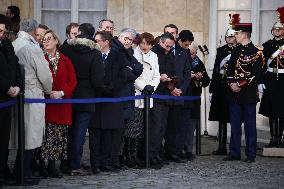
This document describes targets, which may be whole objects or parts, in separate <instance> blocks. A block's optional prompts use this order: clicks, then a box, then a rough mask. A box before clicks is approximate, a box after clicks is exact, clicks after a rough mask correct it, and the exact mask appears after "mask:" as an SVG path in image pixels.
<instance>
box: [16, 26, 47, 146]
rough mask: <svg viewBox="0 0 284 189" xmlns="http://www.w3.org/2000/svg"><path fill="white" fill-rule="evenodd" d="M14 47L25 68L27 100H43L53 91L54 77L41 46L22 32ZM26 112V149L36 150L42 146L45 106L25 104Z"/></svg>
mask: <svg viewBox="0 0 284 189" xmlns="http://www.w3.org/2000/svg"><path fill="white" fill-rule="evenodd" d="M13 46H14V49H15V53H16V55H17V57H18V58H19V63H20V64H22V65H24V67H25V98H40V99H43V98H44V93H46V94H49V93H50V91H51V89H52V75H51V72H50V69H49V65H48V62H47V61H46V60H45V57H44V54H43V52H42V50H41V48H40V47H39V44H38V43H37V42H36V41H35V40H34V38H33V37H32V36H31V35H29V34H28V33H26V32H23V31H20V32H19V33H18V38H17V39H16V40H15V41H14V42H13ZM24 111H25V148H26V150H30V149H35V148H38V147H40V146H41V145H42V139H43V134H44V129H45V104H25V106H24ZM11 142H12V141H11ZM11 144H12V143H11Z"/></svg>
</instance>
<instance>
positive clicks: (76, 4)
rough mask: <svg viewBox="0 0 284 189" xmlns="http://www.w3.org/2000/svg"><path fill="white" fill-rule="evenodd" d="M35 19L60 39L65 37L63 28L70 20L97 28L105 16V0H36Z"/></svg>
mask: <svg viewBox="0 0 284 189" xmlns="http://www.w3.org/2000/svg"><path fill="white" fill-rule="evenodd" d="M34 3H35V6H34V9H35V11H34V13H35V19H37V21H38V22H40V23H42V24H45V25H47V26H48V27H49V28H50V29H52V30H54V31H56V32H57V33H58V35H59V36H60V38H61V40H64V39H65V38H66V36H65V28H66V26H67V25H68V24H69V23H70V22H76V23H79V24H81V23H86V22H87V23H91V24H93V25H94V26H95V28H96V29H97V28H98V24H99V21H100V20H101V19H103V18H106V16H107V14H106V12H107V0H36V1H34Z"/></svg>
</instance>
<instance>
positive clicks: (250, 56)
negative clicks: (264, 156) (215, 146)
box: [227, 42, 264, 161]
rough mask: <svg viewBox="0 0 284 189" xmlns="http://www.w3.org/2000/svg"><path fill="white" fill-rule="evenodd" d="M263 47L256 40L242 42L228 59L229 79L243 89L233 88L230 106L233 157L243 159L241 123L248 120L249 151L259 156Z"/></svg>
mask: <svg viewBox="0 0 284 189" xmlns="http://www.w3.org/2000/svg"><path fill="white" fill-rule="evenodd" d="M263 62H264V59H263V54H262V51H261V50H259V49H258V48H256V47H255V46H254V45H253V44H252V42H250V43H248V44H247V45H239V46H238V47H237V48H236V49H235V50H234V51H233V52H232V56H231V59H230V61H229V62H228V71H227V73H228V82H229V83H238V84H239V86H240V87H241V88H242V89H241V91H240V92H238V93H234V92H232V91H230V93H229V95H228V97H229V99H228V100H229V103H230V105H229V110H230V123H231V140H230V154H229V157H233V158H235V159H240V157H241V152H240V147H241V136H242V130H241V125H242V123H243V122H244V129H245V137H246V155H247V158H248V159H249V160H252V161H254V159H255V157H256V144H257V143H256V142H257V136H256V135H257V134H256V103H257V102H258V101H259V97H258V84H259V81H260V79H261V76H262V66H263Z"/></svg>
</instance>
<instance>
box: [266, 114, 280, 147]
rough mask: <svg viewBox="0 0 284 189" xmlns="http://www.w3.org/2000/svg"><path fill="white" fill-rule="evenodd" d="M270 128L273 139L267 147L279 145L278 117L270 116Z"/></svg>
mask: <svg viewBox="0 0 284 189" xmlns="http://www.w3.org/2000/svg"><path fill="white" fill-rule="evenodd" d="M269 128H270V135H271V139H270V142H269V144H268V145H266V146H265V147H268V148H273V147H278V119H274V118H271V117H270V118H269Z"/></svg>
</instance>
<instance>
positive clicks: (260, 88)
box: [257, 84, 266, 93]
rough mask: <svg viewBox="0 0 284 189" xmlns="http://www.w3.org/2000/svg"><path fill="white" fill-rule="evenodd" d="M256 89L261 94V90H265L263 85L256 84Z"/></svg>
mask: <svg viewBox="0 0 284 189" xmlns="http://www.w3.org/2000/svg"><path fill="white" fill-rule="evenodd" d="M257 88H258V92H259V93H263V90H264V89H266V87H265V85H264V84H258V86H257Z"/></svg>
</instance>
